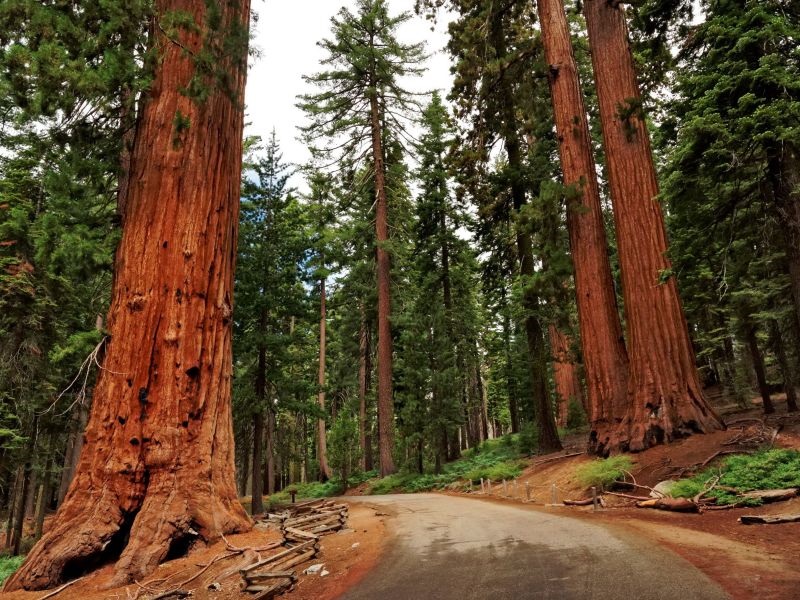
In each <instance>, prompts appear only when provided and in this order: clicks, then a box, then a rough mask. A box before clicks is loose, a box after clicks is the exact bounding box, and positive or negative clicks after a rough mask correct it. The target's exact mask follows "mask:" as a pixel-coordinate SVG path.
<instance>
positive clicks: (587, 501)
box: [564, 498, 594, 506]
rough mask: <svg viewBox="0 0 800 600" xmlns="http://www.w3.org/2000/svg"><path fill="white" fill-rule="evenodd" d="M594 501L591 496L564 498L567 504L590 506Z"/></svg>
mask: <svg viewBox="0 0 800 600" xmlns="http://www.w3.org/2000/svg"><path fill="white" fill-rule="evenodd" d="M592 502H594V500H592V499H591V498H584V499H583V500H564V504H565V505H567V506H589V505H591V504H592Z"/></svg>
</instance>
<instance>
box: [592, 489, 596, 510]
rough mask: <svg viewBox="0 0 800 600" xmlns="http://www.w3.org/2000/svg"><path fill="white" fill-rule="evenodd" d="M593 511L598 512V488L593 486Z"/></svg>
mask: <svg viewBox="0 0 800 600" xmlns="http://www.w3.org/2000/svg"><path fill="white" fill-rule="evenodd" d="M592 510H595V511H596V510H597V487H596V486H592Z"/></svg>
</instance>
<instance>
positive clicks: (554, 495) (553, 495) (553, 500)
mask: <svg viewBox="0 0 800 600" xmlns="http://www.w3.org/2000/svg"><path fill="white" fill-rule="evenodd" d="M550 504H558V490H557V489H556V484H555V483H554V484H553V485H551V486H550Z"/></svg>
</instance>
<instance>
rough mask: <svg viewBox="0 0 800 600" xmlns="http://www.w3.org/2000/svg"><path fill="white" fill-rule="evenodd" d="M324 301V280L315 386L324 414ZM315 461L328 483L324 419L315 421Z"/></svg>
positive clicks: (320, 475) (329, 475) (325, 320)
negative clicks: (317, 462) (317, 388)
mask: <svg viewBox="0 0 800 600" xmlns="http://www.w3.org/2000/svg"><path fill="white" fill-rule="evenodd" d="M325 301H326V299H325V280H324V279H322V280H320V282H319V371H318V377H317V384H318V386H319V391H318V392H317V405H318V406H319V409H320V411H322V413H323V414H324V413H325V361H326V351H327V348H326V344H327V335H326V334H327V332H326V324H327V318H328V317H327V306H326V302H325ZM317 460H318V461H319V479H320V481H328V480H329V479H330V478H331V468H330V467H329V466H328V438H327V436H326V434H325V419H324V418H319V419H317Z"/></svg>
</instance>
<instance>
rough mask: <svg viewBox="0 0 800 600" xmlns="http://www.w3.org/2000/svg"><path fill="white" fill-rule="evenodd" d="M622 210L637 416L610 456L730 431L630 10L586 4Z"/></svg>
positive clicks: (611, 170)
mask: <svg viewBox="0 0 800 600" xmlns="http://www.w3.org/2000/svg"><path fill="white" fill-rule="evenodd" d="M584 12H585V15H586V24H587V29H588V33H589V44H590V46H591V50H592V63H593V65H594V71H595V78H596V82H597V96H598V100H599V104H600V116H601V120H602V125H603V144H604V147H605V153H606V167H607V174H608V180H609V187H610V191H611V198H612V200H613V204H614V220H615V223H616V230H617V244H618V249H619V261H620V267H621V270H622V292H623V296H624V299H625V316H626V323H627V334H628V337H627V341H628V353H629V358H630V368H629V379H628V402H629V406H628V410H627V414H626V416H625V419H624V420H623V422H622V423H620V425H619V426H618V427H617V428H615V429H614V430H613V431H610V432H609V435H608V436H607V437H606V438H604V439H600V440H597V442H596V444H597V447H598V450H599V451H601V452H609V451H618V450H625V449H629V450H633V451H637V450H643V449H645V448H647V447H649V446H652V445H654V444H659V443H664V442H669V441H671V440H674V439H676V438H678V437H682V436H685V435H689V434H691V433H696V432H708V431H713V430H716V429H719V428H721V427H722V424H721V422H720V420H719V419H718V417H717V416H716V414H715V413H714V411H713V410H712V409H711V407H710V406H709V405H708V403H707V401H706V399H705V397H704V395H703V390H702V388H701V385H700V381H699V378H698V376H697V368H696V366H695V356H694V350H693V348H692V344H691V341H690V339H689V332H688V327H687V324H686V318H685V317H684V313H683V308H682V306H681V301H680V298H679V296H678V288H677V285H676V282H675V278H674V276H673V273H672V268H671V264H670V261H669V259H668V257H667V256H666V252H667V234H666V228H665V226H664V217H663V214H662V213H661V205H660V204H659V202H658V182H657V179H656V171H655V167H654V164H653V157H652V152H651V148H650V136H649V133H648V131H647V125H646V122H645V117H644V114H643V111H642V103H641V96H640V93H639V86H638V83H637V81H636V72H635V69H634V63H633V57H632V55H631V51H630V47H629V42H628V29H627V24H626V21H625V12H624V7H623V6H622V5H620V4H611V3H609V2H606V0H586V2H585V3H584Z"/></svg>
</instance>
